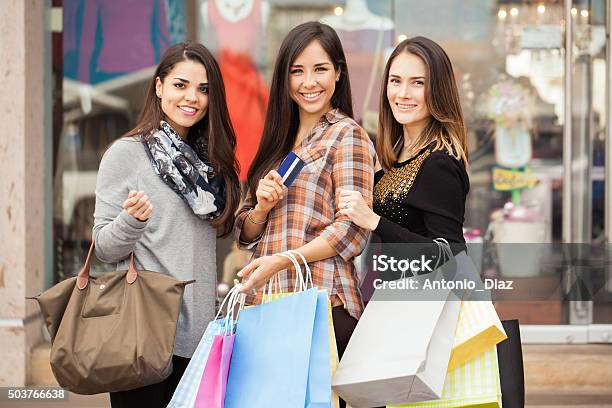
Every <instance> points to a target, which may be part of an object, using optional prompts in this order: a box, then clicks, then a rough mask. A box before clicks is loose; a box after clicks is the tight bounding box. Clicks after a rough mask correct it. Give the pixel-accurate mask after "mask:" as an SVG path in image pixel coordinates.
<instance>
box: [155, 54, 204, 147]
mask: <svg viewBox="0 0 612 408" xmlns="http://www.w3.org/2000/svg"><path fill="white" fill-rule="evenodd" d="M155 92H156V94H157V97H158V98H160V103H161V108H162V111H163V112H164V116H165V119H166V120H167V121H168V123H169V124H170V125H171V126H172V127H173V128H174V130H176V132H177V133H178V134H179V135H180V136H181V137H183V138H185V137H186V136H187V131H188V130H189V128H190V127H191V126H193V125H195V124H196V123H198V122H199V121H200V120H201V119H202V118H203V117H204V115H206V111H207V109H208V77H207V75H206V68H204V65H202V64H201V63H200V62H197V61H192V60H187V61H181V62H179V63H177V64H176V65H175V66H174V67H173V68H172V70H170V72H169V73H168V75H167V76H166V77H165V78H164V80H163V81H162V80H161V79H160V78H159V77H158V78H156V81H155Z"/></svg>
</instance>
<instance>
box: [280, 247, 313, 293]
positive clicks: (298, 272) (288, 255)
mask: <svg viewBox="0 0 612 408" xmlns="http://www.w3.org/2000/svg"><path fill="white" fill-rule="evenodd" d="M279 255H280V256H284V257H285V258H288V259H289V260H290V261H291V263H292V264H293V266H294V267H295V275H296V277H295V285H293V291H294V292H302V291H303V290H305V289H306V282H305V281H304V275H302V267H301V266H300V263H299V262H298V261H297V259H296V258H295V256H294V255H293V254H292V253H291V252H289V251H286V252H282V253H280V254H279ZM298 283H299V287H298ZM298 288H299V290H298Z"/></svg>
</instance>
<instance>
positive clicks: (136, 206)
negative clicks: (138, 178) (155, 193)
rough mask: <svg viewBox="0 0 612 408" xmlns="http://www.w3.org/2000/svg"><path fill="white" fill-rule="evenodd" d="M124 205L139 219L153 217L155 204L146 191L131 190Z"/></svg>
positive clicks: (128, 211) (127, 210)
mask: <svg viewBox="0 0 612 408" xmlns="http://www.w3.org/2000/svg"><path fill="white" fill-rule="evenodd" d="M122 207H123V208H124V209H125V211H126V212H127V213H128V214H129V215H131V216H132V217H134V218H136V219H137V220H138V221H146V220H148V219H149V218H150V217H151V212H152V211H153V204H151V202H150V201H149V196H148V195H146V194H145V193H144V191H136V190H131V191H130V193H129V194H128V198H127V200H125V201H124V202H123V205H122Z"/></svg>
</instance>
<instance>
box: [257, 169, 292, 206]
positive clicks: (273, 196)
mask: <svg viewBox="0 0 612 408" xmlns="http://www.w3.org/2000/svg"><path fill="white" fill-rule="evenodd" d="M285 190H286V187H285V185H284V184H283V178H282V177H281V176H280V174H278V173H277V172H276V170H270V171H269V172H268V174H266V176H265V177H264V178H262V179H261V180H259V184H258V185H257V191H255V196H256V197H257V205H255V210H256V211H258V212H263V213H266V214H267V213H269V212H270V210H272V208H274V206H275V205H276V204H277V203H278V202H279V201H280V200H282V199H283V198H284V197H285Z"/></svg>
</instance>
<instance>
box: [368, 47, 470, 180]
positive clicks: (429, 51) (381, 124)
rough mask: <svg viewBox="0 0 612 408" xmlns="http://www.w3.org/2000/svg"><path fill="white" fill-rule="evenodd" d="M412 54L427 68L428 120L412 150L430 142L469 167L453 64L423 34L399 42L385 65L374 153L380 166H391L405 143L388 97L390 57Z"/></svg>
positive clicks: (416, 149) (402, 129)
mask: <svg viewBox="0 0 612 408" xmlns="http://www.w3.org/2000/svg"><path fill="white" fill-rule="evenodd" d="M403 52H406V53H409V54H414V55H416V56H417V57H419V58H421V60H423V62H424V63H425V66H426V67H427V77H426V78H425V104H426V105H427V109H428V110H429V114H430V115H431V116H430V120H429V123H428V124H427V125H426V126H425V128H424V129H423V131H422V132H421V134H420V135H419V136H418V137H417V139H416V140H415V141H414V144H413V145H412V147H411V150H412V152H413V153H416V152H418V151H420V150H421V149H423V148H425V147H426V146H428V145H429V144H431V143H433V150H434V151H436V150H445V151H447V152H448V154H450V155H451V156H452V157H454V158H455V159H457V160H459V161H461V162H463V164H464V165H465V166H466V167H467V166H468V151H467V129H466V127H465V122H464V120H463V112H462V110H461V104H460V102H459V92H458V91H457V84H456V82H455V76H454V74H453V67H452V64H451V62H450V59H449V58H448V55H446V52H444V50H443V49H442V47H440V46H439V45H438V44H437V43H435V42H434V41H432V40H430V39H428V38H425V37H414V38H409V39H407V40H404V41H402V42H401V43H400V44H399V45H398V46H397V47H395V49H394V50H393V52H392V53H391V56H390V57H389V61H387V65H386V66H385V73H384V78H383V83H382V87H381V93H380V110H379V118H378V136H377V138H376V153H377V154H378V159H379V160H380V163H381V166H382V167H383V168H384V169H385V170H389V169H391V167H393V165H394V164H395V163H397V161H398V156H399V154H400V152H401V151H402V147H403V145H404V128H403V125H402V124H401V123H399V122H398V121H397V120H395V117H394V116H393V111H392V110H391V106H390V105H389V101H388V99H387V83H388V81H389V69H390V68H391V64H392V63H393V60H394V59H395V58H396V57H397V56H398V55H400V54H401V53H403Z"/></svg>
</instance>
